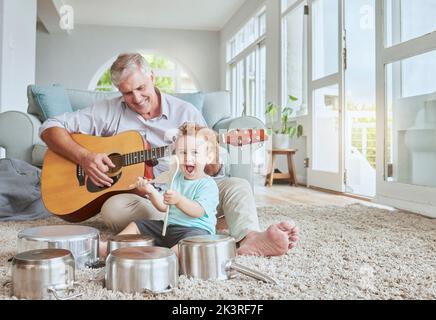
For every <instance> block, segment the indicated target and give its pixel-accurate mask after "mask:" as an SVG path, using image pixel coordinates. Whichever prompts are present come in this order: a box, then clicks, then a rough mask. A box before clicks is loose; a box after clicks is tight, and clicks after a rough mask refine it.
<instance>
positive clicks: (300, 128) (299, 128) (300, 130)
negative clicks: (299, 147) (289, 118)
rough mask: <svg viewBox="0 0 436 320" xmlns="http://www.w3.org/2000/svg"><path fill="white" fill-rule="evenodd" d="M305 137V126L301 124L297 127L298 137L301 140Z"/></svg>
mask: <svg viewBox="0 0 436 320" xmlns="http://www.w3.org/2000/svg"><path fill="white" fill-rule="evenodd" d="M302 135H303V126H302V125H301V124H299V125H298V126H297V137H298V138H300V137H301V136H302Z"/></svg>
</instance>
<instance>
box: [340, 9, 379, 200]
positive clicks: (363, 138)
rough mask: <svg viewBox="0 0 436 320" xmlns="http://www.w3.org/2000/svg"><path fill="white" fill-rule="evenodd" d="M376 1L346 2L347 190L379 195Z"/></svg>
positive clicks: (367, 194)
mask: <svg viewBox="0 0 436 320" xmlns="http://www.w3.org/2000/svg"><path fill="white" fill-rule="evenodd" d="M375 1H376V0H352V1H345V2H344V20H345V30H346V34H345V35H346V49H347V51H346V54H347V59H346V61H347V63H346V66H345V191H346V192H347V193H351V194H355V195H361V196H365V197H371V198H372V197H374V196H375V187H376V103H375Z"/></svg>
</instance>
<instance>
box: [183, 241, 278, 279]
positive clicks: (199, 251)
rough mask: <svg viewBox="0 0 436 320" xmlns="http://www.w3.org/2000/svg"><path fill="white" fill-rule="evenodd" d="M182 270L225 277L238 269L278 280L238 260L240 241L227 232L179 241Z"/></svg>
mask: <svg viewBox="0 0 436 320" xmlns="http://www.w3.org/2000/svg"><path fill="white" fill-rule="evenodd" d="M179 255H180V269H181V274H184V275H186V276H188V277H191V278H199V279H203V280H209V279H218V280H225V279H230V278H233V277H234V276H235V275H236V272H240V273H242V274H245V275H246V276H249V277H252V278H255V279H257V280H260V281H264V282H271V283H275V284H277V281H276V280H275V279H273V278H271V277H269V276H267V275H265V274H262V273H260V272H258V271H255V270H253V269H250V268H247V267H245V266H243V265H240V264H238V263H235V262H234V261H233V258H234V257H236V241H235V239H234V238H232V237H229V236H226V235H206V236H194V237H188V238H185V239H183V240H181V241H180V242H179Z"/></svg>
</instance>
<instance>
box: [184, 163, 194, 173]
mask: <svg viewBox="0 0 436 320" xmlns="http://www.w3.org/2000/svg"><path fill="white" fill-rule="evenodd" d="M185 168H186V171H187V172H188V173H192V172H193V171H194V169H195V166H189V165H185Z"/></svg>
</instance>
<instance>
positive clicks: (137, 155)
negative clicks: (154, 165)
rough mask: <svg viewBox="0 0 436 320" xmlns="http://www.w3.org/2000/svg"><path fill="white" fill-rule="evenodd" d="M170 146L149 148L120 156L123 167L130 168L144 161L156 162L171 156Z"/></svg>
mask: <svg viewBox="0 0 436 320" xmlns="http://www.w3.org/2000/svg"><path fill="white" fill-rule="evenodd" d="M171 151H172V150H171V146H163V147H157V148H151V149H149V150H142V151H136V152H131V153H126V154H123V155H122V159H123V160H122V163H123V166H131V165H134V164H138V163H142V162H145V161H150V160H156V159H160V158H164V157H168V156H170V155H171Z"/></svg>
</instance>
